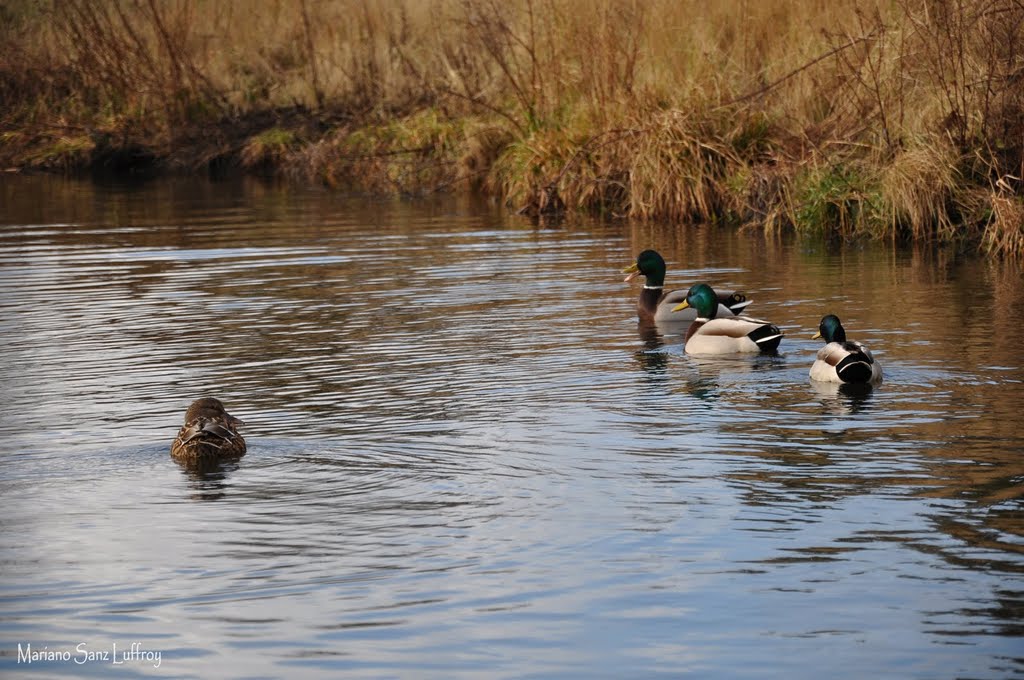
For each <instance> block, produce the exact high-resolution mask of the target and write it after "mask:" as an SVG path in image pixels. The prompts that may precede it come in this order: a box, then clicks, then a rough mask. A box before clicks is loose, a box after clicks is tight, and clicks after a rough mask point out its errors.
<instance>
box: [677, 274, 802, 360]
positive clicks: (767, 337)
mask: <svg viewBox="0 0 1024 680" xmlns="http://www.w3.org/2000/svg"><path fill="white" fill-rule="evenodd" d="M717 300H718V296H717V295H716V294H715V291H714V290H712V288H711V286H709V285H708V284H706V283H698V284H696V285H694V286H692V287H691V288H690V290H689V291H687V293H686V299H685V300H683V301H682V303H680V304H679V305H678V306H676V307H675V309H673V310H672V311H677V310H683V309H686V308H688V307H692V308H693V309H696V310H697V317H696V318H695V319H694V320H693V323H691V324H690V328H689V329H688V330H687V331H686V341H685V342H686V344H685V345H684V348H685V349H686V353H687V354H734V353H736V352H773V351H775V350H776V349H778V347H779V343H780V342H782V331H780V330H779V327H778V326H775V325H773V324H770V323H768V322H767V321H761V320H760V319H751V318H749V317H746V316H737V317H733V318H726V319H717V318H715V316H716V314H717V313H718V305H717V304H715V303H716V301H717Z"/></svg>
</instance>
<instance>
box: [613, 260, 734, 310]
mask: <svg viewBox="0 0 1024 680" xmlns="http://www.w3.org/2000/svg"><path fill="white" fill-rule="evenodd" d="M622 273H623V274H627V273H628V274H629V276H627V277H626V278H625V280H626V281H632V280H633V279H635V278H636V277H638V276H644V277H646V278H647V282H646V283H645V284H644V287H643V290H641V291H640V297H639V298H638V299H637V301H636V311H637V315H638V316H639V317H640V320H641V321H693V320H694V319H695V318H696V316H697V312H696V311H691V312H684V313H682V314H673V313H672V308H673V307H674V306H676V305H677V304H679V303H680V302H682V301H683V300H684V299H685V298H686V293H684V292H683V291H681V290H669V291H666V290H665V260H664V258H662V256H661V255H659V254H658V253H657V252H655V251H653V250H645V251H643V252H642V253H640V254H639V255H638V256H637V258H636V262H635V263H634V264H631V265H630V266H628V267H626V268H625V269H623V270H622ZM718 302H719V306H718V316H719V317H727V316H735V315H737V314H739V313H740V311H742V310H743V308H744V307H746V306H747V305H749V304H750V302H751V301H750V300H748V299H747V297H746V296H745V295H744V294H743V293H733V294H731V295H722V296H720V297H719V298H718Z"/></svg>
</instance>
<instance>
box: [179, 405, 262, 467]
mask: <svg viewBox="0 0 1024 680" xmlns="http://www.w3.org/2000/svg"><path fill="white" fill-rule="evenodd" d="M243 424H244V423H242V421H241V420H239V419H238V418H236V417H234V416H233V415H231V414H230V413H228V412H227V411H226V410H225V409H224V404H222V403H221V402H220V400H219V399H214V398H213V397H203V398H202V399H197V400H195V401H194V402H192V405H191V406H189V407H188V411H186V412H185V424H184V425H183V426H182V427H181V430H179V431H178V436H177V437H176V438H175V439H174V442H173V443H172V444H171V457H172V458H174V459H175V460H177V461H179V462H181V463H185V464H187V465H205V464H209V463H215V462H217V461H220V460H228V459H233V458H240V457H242V456H243V455H245V439H243V438H242V435H240V434H239V433H238V426H239V425H243Z"/></svg>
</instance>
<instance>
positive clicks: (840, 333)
mask: <svg viewBox="0 0 1024 680" xmlns="http://www.w3.org/2000/svg"><path fill="white" fill-rule="evenodd" d="M816 338H824V339H825V342H846V329H844V328H843V324H841V323H839V317H838V316H836V315H835V314H826V315H825V316H823V317H822V318H821V323H820V324H818V332H817V333H815V334H814V336H813V337H812V338H811V339H812V340H813V339H816Z"/></svg>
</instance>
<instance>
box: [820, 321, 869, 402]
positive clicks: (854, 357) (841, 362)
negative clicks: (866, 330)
mask: <svg viewBox="0 0 1024 680" xmlns="http://www.w3.org/2000/svg"><path fill="white" fill-rule="evenodd" d="M817 338H824V339H825V343H826V344H825V346H824V347H822V348H821V349H819V350H818V355H817V357H816V358H815V359H814V363H813V364H812V365H811V380H817V381H819V382H833V383H849V384H870V385H874V384H877V383H880V382H882V365H881V364H879V363H878V362H877V361H875V358H874V357H873V356H871V352H870V351H868V348H867V347H865V346H864V345H862V344H860V343H859V342H854V341H853V340H847V339H846V329H845V328H843V324H842V323H840V321H839V317H838V316H836V315H835V314H827V315H826V316H824V317H822V319H821V323H820V324H818V332H817V333H815V334H814V336H813V338H812V339H817Z"/></svg>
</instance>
